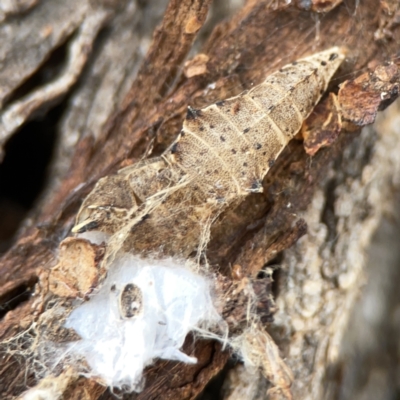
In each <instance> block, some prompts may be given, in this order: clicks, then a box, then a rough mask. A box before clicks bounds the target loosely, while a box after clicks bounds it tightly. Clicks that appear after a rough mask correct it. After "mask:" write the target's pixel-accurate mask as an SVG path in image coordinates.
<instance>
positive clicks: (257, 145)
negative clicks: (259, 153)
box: [254, 143, 262, 150]
mask: <svg viewBox="0 0 400 400" xmlns="http://www.w3.org/2000/svg"><path fill="white" fill-rule="evenodd" d="M254 147H255V148H256V150H260V149H261V147H262V146H261V144H260V143H256V144H255V146H254Z"/></svg>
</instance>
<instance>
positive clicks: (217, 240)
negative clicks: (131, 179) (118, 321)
mask: <svg viewBox="0 0 400 400" xmlns="http://www.w3.org/2000/svg"><path fill="white" fill-rule="evenodd" d="M20 3H21V8H20V9H17V8H16V9H12V10H11V11H10V9H9V8H7V7H6V6H4V7H1V10H2V12H3V14H2V15H1V16H2V17H3V18H4V21H3V22H2V26H1V31H0V35H1V36H2V38H1V40H0V42H1V43H7V45H2V47H1V52H2V53H3V54H2V63H3V65H4V66H5V67H4V68H2V70H1V73H0V82H1V88H0V96H1V105H2V109H1V117H2V119H1V123H0V145H4V143H5V142H6V140H7V139H8V138H9V137H10V136H11V135H13V134H14V133H15V132H16V130H17V128H18V127H20V126H22V125H23V124H24V123H25V122H26V121H27V120H28V119H29V118H32V117H34V116H35V114H37V113H38V112H43V110H46V109H47V108H48V107H50V106H52V105H53V104H54V102H56V101H60V99H61V98H62V97H63V96H67V95H68V96H69V98H68V101H67V102H66V103H65V104H66V107H65V111H64V114H63V117H62V120H61V123H60V126H59V137H58V144H57V148H56V151H55V158H54V162H53V164H52V171H51V173H50V178H49V180H48V184H47V187H46V189H45V192H44V194H43V195H42V198H41V200H40V201H38V203H37V204H36V207H35V208H34V210H32V211H31V213H30V218H29V219H27V220H26V222H25V224H24V226H23V227H22V228H21V229H20V231H19V233H18V236H17V238H16V240H15V243H14V245H13V246H12V247H11V249H10V250H9V251H8V252H7V253H5V254H4V255H3V257H2V259H1V260H0V300H1V302H2V303H3V304H4V305H5V306H4V308H5V309H6V310H7V306H6V305H7V302H8V301H9V300H10V299H12V298H13V297H14V296H15V295H17V294H19V293H21V291H23V290H25V289H26V288H33V286H34V285H35V283H36V282H37V281H38V279H39V274H40V271H41V270H43V269H45V270H46V269H49V268H51V267H52V266H54V264H55V263H56V258H57V251H58V245H59V243H60V241H61V240H62V239H63V238H65V237H66V236H68V234H69V232H70V228H71V226H72V224H73V219H74V217H75V215H76V213H77V211H78V209H79V206H80V204H81V202H82V199H83V198H84V196H85V195H86V194H87V193H88V192H89V191H90V190H91V188H92V187H93V184H94V183H95V182H96V180H97V179H98V178H100V177H101V176H103V175H105V174H107V173H111V172H115V171H116V170H117V169H118V168H120V167H121V166H124V165H127V164H129V163H131V162H134V161H137V160H139V159H140V158H141V157H143V155H144V154H149V153H150V152H152V153H153V154H155V155H157V154H159V153H160V152H162V151H163V150H164V149H165V148H166V146H168V144H169V143H170V142H171V141H172V139H173V138H174V137H175V136H176V134H177V133H178V132H179V129H180V126H181V123H182V120H183V118H184V115H185V112H186V107H187V105H188V104H190V105H191V106H193V107H196V108H199V107H203V106H205V105H208V104H210V103H212V102H214V101H217V100H220V99H223V98H226V97H229V96H231V95H235V94H237V93H239V92H240V91H242V90H243V89H247V88H250V87H251V86H252V85H253V84H258V83H259V82H261V81H262V80H263V79H264V77H265V76H266V75H267V74H268V73H269V72H271V71H273V70H275V69H277V68H279V67H280V66H282V65H284V64H286V63H288V62H290V61H293V60H295V59H296V58H299V57H301V56H302V55H305V54H310V53H312V52H315V51H318V50H321V49H325V48H328V47H330V46H333V45H345V46H347V47H348V49H349V54H348V60H347V62H346V64H345V65H344V66H343V68H342V69H341V71H340V72H339V74H338V75H337V77H336V79H334V81H333V85H332V87H336V88H337V84H338V83H341V82H344V81H345V80H347V82H346V84H345V85H343V86H342V89H341V93H339V103H340V105H341V106H342V108H343V110H345V112H347V113H345V114H344V116H345V117H346V118H347V119H348V120H350V121H351V124H347V125H345V127H344V129H343V130H342V132H341V133H340V135H339V137H338V138H337V140H336V141H334V142H333V143H330V147H328V148H326V149H322V150H320V151H318V152H317V153H316V155H315V156H314V157H313V158H310V157H309V156H308V155H307V154H306V153H305V151H304V148H303V145H302V143H301V142H299V141H293V142H292V143H290V144H289V146H288V147H287V148H286V150H285V151H284V152H283V154H282V155H281V156H280V157H279V159H278V161H277V163H276V164H275V165H274V167H273V168H272V170H271V171H270V173H269V174H268V175H267V177H266V179H265V182H264V194H257V195H253V196H251V197H250V198H249V199H248V201H246V202H245V203H244V204H241V205H240V206H239V207H238V208H236V209H235V210H232V211H230V212H228V213H226V215H225V216H224V217H223V218H222V219H221V221H220V223H219V224H218V225H216V227H215V229H214V232H213V240H212V242H211V243H210V246H209V251H208V258H209V261H210V263H211V265H213V266H215V267H217V266H218V267H219V268H220V270H221V271H223V272H225V274H226V275H229V273H230V266H231V265H235V264H239V265H240V266H241V268H242V271H243V273H244V274H249V275H256V274H257V273H258V271H259V270H260V269H262V267H263V266H264V265H265V264H266V263H268V262H271V261H274V260H275V261H279V262H280V264H281V268H280V269H279V270H277V273H276V291H275V293H276V298H277V304H278V306H279V312H278V313H277V314H276V317H275V323H274V324H272V325H271V327H270V332H271V333H272V334H273V336H274V338H275V339H276V341H277V343H278V344H279V346H280V348H281V350H282V353H283V354H284V355H285V357H286V360H287V363H288V365H289V366H290V367H291V368H292V370H293V372H294V376H295V381H294V384H293V395H294V398H296V399H306V398H310V399H311V398H312V399H319V398H325V397H326V398H339V393H341V392H340V391H341V385H342V381H343V377H342V375H341V370H343V365H342V364H341V363H342V361H341V357H340V356H339V354H340V352H339V347H340V344H341V342H342V337H343V333H344V331H345V328H346V325H347V321H348V318H349V316H350V311H351V309H352V306H353V304H354V302H355V300H356V298H357V296H358V293H359V289H360V287H361V285H362V283H363V279H362V274H363V266H364V254H365V250H366V248H367V247H368V245H369V242H370V239H371V236H372V234H373V232H374V230H375V228H376V226H377V224H378V222H379V220H380V217H381V214H382V210H383V206H384V202H383V201H382V200H383V199H385V198H386V197H389V196H391V194H390V191H391V190H392V188H393V187H396V185H397V187H398V185H399V181H398V176H399V174H400V171H399V161H398V160H399V158H398V154H399V147H398V146H399V145H398V143H399V142H398V139H399V138H398V136H399V135H398V133H397V131H396V130H392V131H390V130H388V131H386V132H385V134H384V135H383V134H382V135H381V134H377V133H376V132H375V131H372V130H365V131H363V133H362V134H361V135H359V134H358V131H357V129H355V125H358V126H363V125H366V124H369V123H372V122H373V120H374V118H375V114H376V112H377V111H378V109H383V108H385V106H387V105H388V104H389V103H390V102H391V101H393V100H394V98H395V97H396V96H397V93H398V89H399V82H400V80H399V73H398V69H397V65H396V59H395V56H396V53H397V51H398V43H399V40H400V29H397V25H398V22H397V21H398V15H399V10H398V5H397V2H396V1H393V2H381V3H379V6H377V2H376V1H375V0H365V1H362V2H358V1H355V0H354V1H350V0H347V1H344V2H343V3H341V4H340V2H334V1H332V2H321V1H317V0H315V1H309V2H304V1H299V2H294V3H296V4H293V5H291V6H285V5H281V4H280V2H272V1H264V2H260V1H248V2H247V3H246V4H245V5H244V6H243V8H240V9H239V10H238V11H237V13H235V14H234V15H233V16H232V17H230V19H228V20H226V21H224V22H223V23H221V24H219V25H217V26H215V27H212V28H210V26H208V29H207V30H210V31H211V32H210V33H208V32H207V30H205V31H204V33H203V34H202V35H200V36H201V37H202V38H203V39H204V44H203V45H202V47H201V50H200V52H201V53H202V54H205V55H206V56H207V57H208V61H207V62H206V69H204V68H203V69H202V68H200V69H199V70H198V71H200V73H199V74H197V73H196V72H195V73H193V71H196V70H193V68H192V70H191V71H192V72H188V71H190V68H189V67H190V64H189V66H187V67H186V69H185V70H184V71H185V73H182V68H183V63H184V61H185V59H186V57H187V56H188V53H189V51H190V50H191V48H192V46H193V42H194V40H195V38H196V35H197V33H198V31H199V29H200V28H201V26H202V25H203V24H204V21H205V19H206V16H207V12H208V9H209V6H210V4H209V3H210V1H207V0H192V1H189V0H183V1H178V0H171V2H170V3H169V5H168V7H167V9H166V11H165V14H164V17H163V22H162V23H161V25H159V26H158V28H157V29H156V30H155V33H154V35H153V38H152V42H151V45H150V49H149V50H148V52H147V55H146V56H145V58H144V60H143V61H142V63H141V64H140V67H138V65H139V64H138V60H139V59H140V58H141V55H142V54H141V53H142V48H143V47H146V43H147V41H148V40H149V34H150V32H151V31H152V29H153V28H151V29H150V30H146V29H145V27H154V24H155V21H157V22H158V17H161V14H162V13H161V12H160V9H161V8H162V6H161V5H160V2H154V3H153V2H150V3H149V4H148V5H145V6H144V5H143V4H142V3H140V2H139V3H136V2H133V1H128V0H127V1H120V2H118V1H103V2H85V1H77V2H75V3H76V4H75V3H74V2H70V1H69V2H63V1H60V2H56V1H45V0H43V1H39V2H32V1H31V2H20ZM95 3H96V5H94V4H95ZM297 3H298V4H297ZM327 3H329V4H330V5H329V4H328V5H327ZM67 4H68V7H67ZM66 7H67V9H66ZM329 8H332V10H331V11H329V12H328V13H326V14H318V13H317V12H318V11H326V10H327V9H329ZM310 9H311V10H310ZM355 17H356V18H355ZM101 29H103V30H101ZM204 36H205V37H204ZM63 43H65V48H66V49H67V53H68V56H67V57H65V59H64V60H62V62H61V65H58V66H57V67H54V68H52V69H51V71H50V72H51V73H50V74H46V73H45V71H42V69H41V68H42V67H43V66H44V65H46V59H48V58H49V57H50V55H51V53H52V51H54V49H55V48H57V47H58V46H60V45H62V44H63ZM23 46H25V47H23ZM203 59H205V58H203ZM391 60H393V61H394V62H395V63H394V64H391V65H384V63H385V62H388V61H391ZM367 67H369V68H371V70H372V71H374V72H373V73H369V72H368V73H367V72H366V71H367ZM356 77H358V78H357V79H354V78H356ZM366 98H367V99H368V101H365V99H366ZM396 146H397V147H396ZM393 176H394V177H397V178H396V179H397V180H396V179H394V178H393ZM306 226H308V235H307V236H306V237H304V238H302V239H301V240H300V241H298V242H297V240H298V239H299V238H300V237H301V236H302V235H304V233H305V231H306ZM296 242H297V243H296ZM283 250H285V251H284V252H283V253H282V251H283ZM278 255H279V256H280V257H279V258H278V259H277V256H278ZM34 300H35V298H34V297H33V296H31V297H30V298H29V299H28V300H27V301H25V302H22V303H20V304H18V305H17V306H16V307H15V308H14V309H12V310H10V311H8V313H7V314H6V315H5V317H4V318H3V319H2V321H1V325H0V326H1V329H0V339H1V340H2V341H5V340H7V339H8V338H10V337H11V336H13V335H17V334H18V332H21V331H23V330H24V329H26V328H27V327H29V325H30V324H31V323H33V322H34V321H35V319H36V318H37V313H39V312H40V310H35V309H33V311H34V312H33V311H32V308H33V307H34V304H35V303H34ZM185 346H188V347H191V346H194V347H195V351H194V354H195V356H196V357H197V358H198V360H199V362H198V363H197V364H196V365H190V366H188V365H184V364H180V363H172V362H166V361H160V362H157V363H156V364H155V365H154V366H152V367H150V368H148V371H147V372H146V379H147V380H146V387H145V389H144V390H143V392H141V393H140V394H132V395H130V396H127V398H132V399H133V398H135V399H136V398H137V399H155V398H163V399H169V398H171V399H189V398H194V397H195V396H197V395H198V394H199V393H201V391H202V390H203V388H204V387H205V386H206V384H207V383H208V382H209V381H210V379H211V378H212V377H213V376H215V375H216V374H217V373H218V372H219V371H221V370H222V369H223V367H224V365H225V364H226V361H227V360H228V358H229V354H228V352H222V350H221V346H220V344H218V343H214V342H212V341H201V342H195V343H193V342H192V341H191V339H190V338H188V340H187V343H186V344H185ZM25 372H26V371H25V366H24V360H23V359H22V358H17V357H14V356H13V354H12V353H6V354H5V355H4V357H2V358H1V360H0V382H1V383H0V392H2V393H3V398H13V397H15V396H17V395H19V394H20V393H21V392H22V391H23V390H25V389H26V388H27V386H30V385H33V384H35V380H34V377H33V376H31V375H28V376H26V375H25ZM253 378H254V380H253V381H252V384H253V386H251V387H252V390H253V392H252V393H253V394H252V395H250V394H248V395H246V396H247V398H256V396H257V393H258V396H261V397H265V391H264V389H265V387H266V384H265V382H263V380H262V379H259V378H258V377H253ZM229 379H230V380H229V381H227V384H226V386H225V391H224V396H225V398H230V399H234V398H243V397H238V396H240V395H238V394H236V392H235V390H239V389H240V382H242V381H243V379H242V380H241V379H240V371H235V373H232V374H231V375H230V378H229ZM235 379H236V380H235ZM63 384H64V385H65V387H66V388H67V389H66V390H67V391H66V392H65V393H64V397H63V398H68V399H82V398H87V399H98V398H101V399H102V400H105V399H111V398H112V394H111V393H110V392H109V391H105V389H104V388H102V387H101V386H100V385H98V384H96V383H94V382H90V381H88V380H86V379H84V378H79V379H78V380H76V379H72V378H71V382H70V381H68V382H64V383H63ZM260 393H261V394H260ZM235 396H236V397H235ZM261 397H258V398H261ZM343 398H346V397H343Z"/></svg>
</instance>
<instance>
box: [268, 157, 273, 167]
mask: <svg viewBox="0 0 400 400" xmlns="http://www.w3.org/2000/svg"><path fill="white" fill-rule="evenodd" d="M274 164H275V160H273V159H272V158H271V159H270V160H268V166H269V167H270V168H272V167H273V165H274Z"/></svg>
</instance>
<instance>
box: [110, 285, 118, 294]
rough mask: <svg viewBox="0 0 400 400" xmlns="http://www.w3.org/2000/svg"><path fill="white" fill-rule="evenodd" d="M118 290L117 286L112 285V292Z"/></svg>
mask: <svg viewBox="0 0 400 400" xmlns="http://www.w3.org/2000/svg"><path fill="white" fill-rule="evenodd" d="M116 289H117V287H116V286H115V284H114V285H112V286H111V288H110V290H111V291H112V292H115V290H116Z"/></svg>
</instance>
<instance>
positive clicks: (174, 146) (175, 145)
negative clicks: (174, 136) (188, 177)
mask: <svg viewBox="0 0 400 400" xmlns="http://www.w3.org/2000/svg"><path fill="white" fill-rule="evenodd" d="M178 145H179V143H178V142H175V143H174V144H173V145H172V146H171V154H175V153H176V152H177V151H178Z"/></svg>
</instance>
